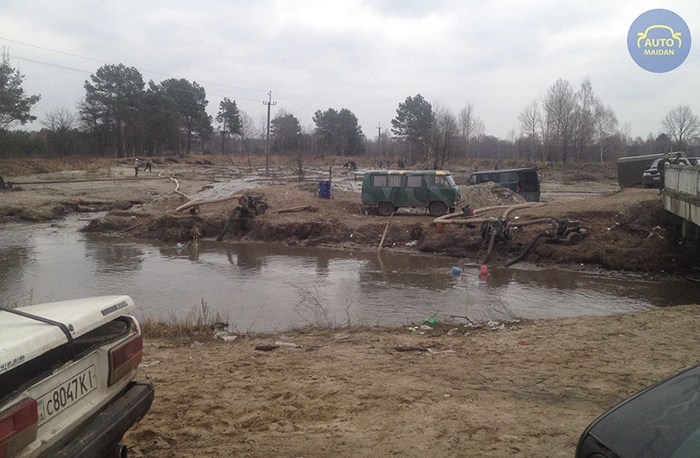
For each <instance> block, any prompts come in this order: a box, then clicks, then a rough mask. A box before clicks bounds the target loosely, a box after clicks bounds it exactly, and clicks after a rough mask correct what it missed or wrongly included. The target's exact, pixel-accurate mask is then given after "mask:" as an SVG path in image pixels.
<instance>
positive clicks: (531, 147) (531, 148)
mask: <svg viewBox="0 0 700 458" xmlns="http://www.w3.org/2000/svg"><path fill="white" fill-rule="evenodd" d="M518 121H520V132H521V134H522V135H523V136H524V137H525V138H526V140H527V145H528V147H527V157H528V159H532V158H534V157H535V156H536V155H537V151H538V150H540V146H541V142H540V137H539V134H538V133H539V131H540V127H541V125H542V115H541V114H540V107H539V104H538V103H537V99H535V100H533V101H532V102H530V103H529V104H528V105H527V106H526V107H525V108H524V109H523V111H522V112H521V113H520V114H519V115H518ZM542 160H545V158H544V157H542Z"/></svg>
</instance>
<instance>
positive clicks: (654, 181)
mask: <svg viewBox="0 0 700 458" xmlns="http://www.w3.org/2000/svg"><path fill="white" fill-rule="evenodd" d="M661 160H662V158H659V159H654V162H652V163H651V165H650V166H649V167H647V169H646V170H645V171H644V173H643V174H642V186H644V187H645V188H658V187H659V186H660V183H661V173H660V172H659V163H660V162H661Z"/></svg>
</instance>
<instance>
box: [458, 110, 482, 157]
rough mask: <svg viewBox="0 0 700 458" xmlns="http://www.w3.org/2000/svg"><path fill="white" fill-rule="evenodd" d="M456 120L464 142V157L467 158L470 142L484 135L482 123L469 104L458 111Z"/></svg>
mask: <svg viewBox="0 0 700 458" xmlns="http://www.w3.org/2000/svg"><path fill="white" fill-rule="evenodd" d="M457 118H458V122H459V129H460V132H461V135H462V142H464V155H465V156H467V157H469V156H470V152H471V151H470V146H471V145H472V142H473V141H474V140H475V139H477V138H479V137H480V136H481V135H483V133H484V122H483V121H482V120H481V119H480V118H478V117H477V116H476V115H475V114H474V105H472V104H471V103H468V104H466V105H465V106H464V108H462V109H461V110H459V113H458V115H457Z"/></svg>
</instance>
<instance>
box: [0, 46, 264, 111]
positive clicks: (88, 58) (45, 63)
mask: <svg viewBox="0 0 700 458" xmlns="http://www.w3.org/2000/svg"><path fill="white" fill-rule="evenodd" d="M0 40H3V41H7V42H10V43H16V44H19V45H22V46H27V47H30V48H34V49H41V50H42V51H49V52H53V53H57V54H61V55H64V56H69V57H76V58H78V59H84V60H88V61H91V62H97V63H99V64H105V65H116V64H115V63H114V62H109V61H104V60H100V59H95V58H93V57H88V56H82V55H80V54H74V53H70V52H66V51H61V50H59V49H53V48H47V47H44V46H37V45H34V44H31V43H27V42H24V41H19V40H12V39H10V38H4V37H0ZM21 60H26V61H28V62H33V63H38V64H43V65H49V66H52V67H56V68H64V69H66V70H73V71H79V72H86V73H90V72H87V71H85V70H79V69H76V68H72V67H67V66H61V65H58V64H51V63H48V62H43V61H39V60H32V59H28V58H23V59H21ZM139 71H140V72H142V73H148V74H153V75H159V76H164V77H167V78H176V77H175V76H173V75H169V74H167V73H162V72H157V71H154V70H139ZM200 83H202V84H207V85H213V86H221V87H226V88H231V89H241V90H244V91H256V92H258V91H259V92H264V89H259V88H249V87H243V86H232V85H230V84H223V83H216V82H212V81H201V80H200ZM213 95H215V94H213ZM221 97H228V96H221ZM236 98H237V99H240V100H247V101H251V102H260V99H245V98H243V97H236Z"/></svg>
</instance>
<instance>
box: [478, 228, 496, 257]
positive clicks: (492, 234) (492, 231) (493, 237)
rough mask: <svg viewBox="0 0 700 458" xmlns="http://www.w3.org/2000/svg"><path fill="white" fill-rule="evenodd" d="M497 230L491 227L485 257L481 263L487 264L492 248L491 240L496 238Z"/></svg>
mask: <svg viewBox="0 0 700 458" xmlns="http://www.w3.org/2000/svg"><path fill="white" fill-rule="evenodd" d="M497 232H498V231H497V230H496V228H494V227H492V228H491V238H490V239H489V247H488V249H487V250H486V257H485V258H484V261H483V262H482V263H481V265H484V264H487V263H488V262H489V258H490V257H491V250H492V249H493V242H494V240H496V233H497Z"/></svg>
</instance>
